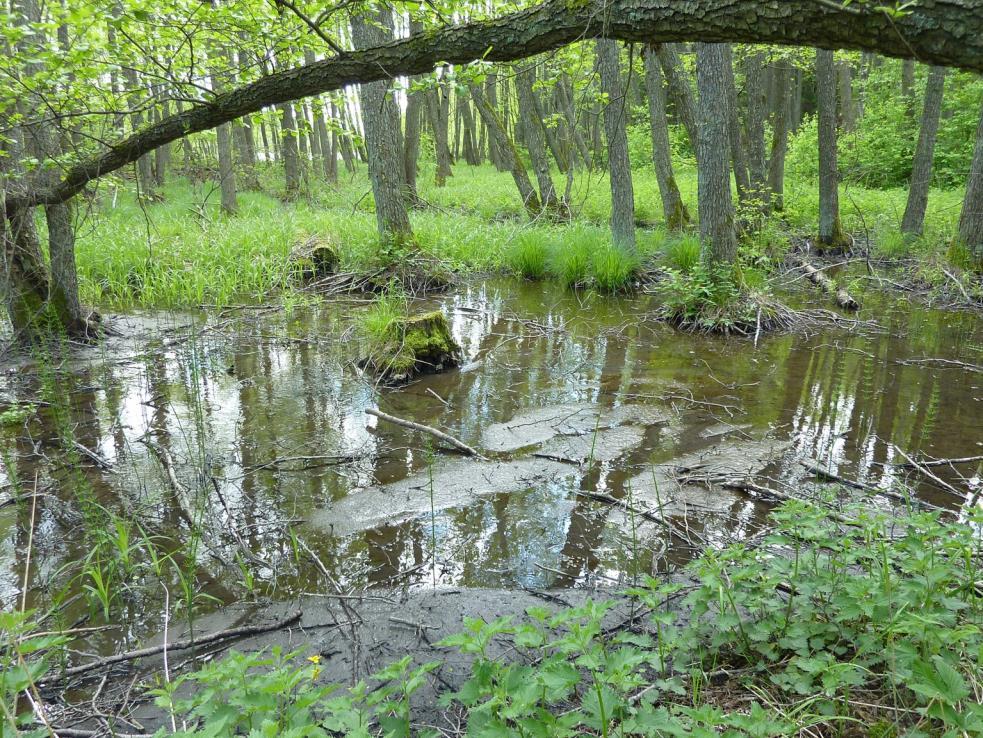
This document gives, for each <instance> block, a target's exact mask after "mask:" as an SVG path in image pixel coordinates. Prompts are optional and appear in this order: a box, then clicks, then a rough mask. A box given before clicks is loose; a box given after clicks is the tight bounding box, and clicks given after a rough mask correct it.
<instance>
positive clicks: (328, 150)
mask: <svg viewBox="0 0 983 738" xmlns="http://www.w3.org/2000/svg"><path fill="white" fill-rule="evenodd" d="M311 112H312V113H313V114H314V128H315V130H316V131H317V140H318V142H319V144H320V147H321V173H322V174H323V175H324V179H325V180H326V181H327V182H331V183H334V182H337V181H338V160H337V158H336V154H335V151H334V148H333V147H332V142H331V136H330V134H328V126H327V125H326V124H325V122H324V101H323V100H321V98H320V97H316V98H314V102H313V105H312V110H311Z"/></svg>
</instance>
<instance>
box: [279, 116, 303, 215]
mask: <svg viewBox="0 0 983 738" xmlns="http://www.w3.org/2000/svg"><path fill="white" fill-rule="evenodd" d="M277 108H278V109H279V111H280V133H281V134H282V135H281V137H280V152H281V155H282V157H283V180H284V188H285V190H286V196H287V199H288V200H292V199H294V198H296V197H297V196H298V195H299V194H300V149H299V147H298V145H297V120H296V119H295V118H294V106H293V104H292V103H289V102H288V103H284V104H282V105H278V106H277Z"/></svg>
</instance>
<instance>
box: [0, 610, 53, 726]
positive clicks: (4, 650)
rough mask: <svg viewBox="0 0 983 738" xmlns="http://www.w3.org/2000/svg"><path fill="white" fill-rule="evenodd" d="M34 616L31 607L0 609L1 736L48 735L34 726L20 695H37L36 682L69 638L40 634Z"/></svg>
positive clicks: (30, 714)
mask: <svg viewBox="0 0 983 738" xmlns="http://www.w3.org/2000/svg"><path fill="white" fill-rule="evenodd" d="M33 617H34V612H33V611H30V610H28V611H25V612H15V611H9V612H8V611H3V612H0V738H7V737H8V736H10V738H14V737H15V736H16V737H20V738H36V737H39V736H47V735H50V733H49V731H48V730H46V729H44V728H38V727H35V723H34V715H33V713H32V712H31V710H30V708H29V706H28V705H27V704H26V703H25V702H24V701H22V700H20V695H21V694H22V693H27V692H31V693H32V694H33V695H37V683H38V681H39V680H40V679H41V677H42V676H44V674H45V673H46V672H47V671H48V670H49V669H50V667H51V662H52V661H53V660H54V657H56V656H58V655H59V654H60V649H61V648H62V647H63V646H64V645H65V644H66V643H67V641H68V639H67V638H65V637H63V636H60V635H57V634H51V633H48V634H43V633H41V631H40V628H38V626H37V623H36V622H35V620H34V619H33Z"/></svg>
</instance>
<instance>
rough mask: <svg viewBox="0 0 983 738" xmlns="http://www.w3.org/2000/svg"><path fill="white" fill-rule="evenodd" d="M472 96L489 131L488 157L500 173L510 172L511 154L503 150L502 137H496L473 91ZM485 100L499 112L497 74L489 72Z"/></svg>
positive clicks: (486, 80)
mask: <svg viewBox="0 0 983 738" xmlns="http://www.w3.org/2000/svg"><path fill="white" fill-rule="evenodd" d="M471 96H472V97H473V98H474V105H475V108H476V109H477V110H478V115H479V117H480V118H481V120H482V122H483V123H484V124H485V128H486V129H488V156H489V158H490V159H491V162H492V164H494V165H495V168H496V169H497V170H498V171H500V172H505V171H509V170H510V161H509V159H510V156H509V154H508V153H507V152H506V151H505V150H504V149H503V148H501V143H500V136H497V135H495V134H494V133H493V132H492V130H491V126H490V125H489V124H488V121H487V120H486V119H485V116H483V115H482V114H481V103H480V102H479V101H478V97H477V96H475V94H474V91H473V90H472V94H471ZM484 96H485V99H486V100H487V101H488V105H490V106H491V109H492V110H494V111H496V113H497V111H498V75H497V74H495V72H489V73H488V76H487V78H486V79H485V89H484Z"/></svg>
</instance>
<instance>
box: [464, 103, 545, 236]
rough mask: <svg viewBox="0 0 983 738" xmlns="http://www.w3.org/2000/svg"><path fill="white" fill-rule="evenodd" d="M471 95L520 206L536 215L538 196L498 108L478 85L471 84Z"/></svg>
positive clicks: (538, 212) (540, 209)
mask: <svg viewBox="0 0 983 738" xmlns="http://www.w3.org/2000/svg"><path fill="white" fill-rule="evenodd" d="M471 96H472V97H473V98H474V104H475V107H476V108H477V109H478V115H480V116H481V119H482V120H483V121H484V122H485V126H487V128H488V136H489V138H490V139H491V141H492V143H493V145H495V146H497V147H498V150H499V153H500V156H501V157H502V164H503V166H504V167H505V168H506V169H508V170H509V172H510V173H511V174H512V179H513V180H514V181H515V186H516V189H518V190H519V197H521V198H522V206H523V207H524V208H525V209H526V212H527V213H529V217H531V218H536V217H538V216H539V214H540V212H541V211H542V205H541V204H540V202H539V196H538V195H537V194H536V190H535V189H534V188H533V186H532V182H531V181H530V179H529V174H528V173H527V172H526V167H525V165H524V164H523V163H522V157H521V156H519V150H518V149H517V148H516V147H515V143H514V142H513V141H512V139H511V138H509V134H508V131H506V130H505V125H504V124H503V123H502V118H501V116H500V115H499V113H498V110H496V109H495V108H494V107H492V104H491V101H490V100H489V99H488V98H487V97H486V96H485V92H484V90H482V89H481V86H480V85H471Z"/></svg>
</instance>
